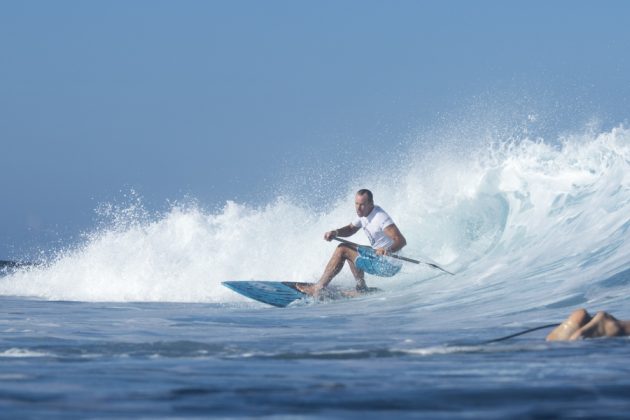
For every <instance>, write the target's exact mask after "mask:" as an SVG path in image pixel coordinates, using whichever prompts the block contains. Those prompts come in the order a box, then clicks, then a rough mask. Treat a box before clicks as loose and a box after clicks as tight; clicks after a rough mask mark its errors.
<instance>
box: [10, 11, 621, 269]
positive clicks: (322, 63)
mask: <svg viewBox="0 0 630 420" xmlns="http://www.w3.org/2000/svg"><path fill="white" fill-rule="evenodd" d="M628 16H630V2H626V1H604V2H584V1H552V2H550V1H522V2H516V1H513V2H507V1H474V2H471V1H444V2H437V1H436V2H421V1H394V2H389V1H311V2H306V1H224V2H218V1H215V2H212V1H153V0H151V1H149V0H147V1H100V2H97V1H79V0H77V1H63V0H61V1H22V0H20V1H3V2H1V3H0V60H1V64H0V142H1V149H0V150H1V153H2V165H1V166H0V188H1V191H2V200H1V201H0V212H1V213H0V216H1V218H0V259H3V258H19V257H20V256H21V255H25V254H26V255H28V254H29V253H32V252H33V249H35V248H37V247H39V248H43V249H48V248H50V247H52V246H58V245H64V244H68V243H71V242H72V241H73V240H75V238H76V235H77V234H78V233H79V232H81V231H85V230H90V229H91V226H93V225H94V223H95V222H94V208H95V207H96V206H97V205H98V204H99V203H103V202H107V201H110V200H121V199H122V198H121V197H122V196H123V194H124V193H125V192H128V191H129V190H130V189H131V188H133V189H135V190H136V191H138V193H139V194H141V195H142V196H143V197H144V200H145V202H146V203H147V206H148V207H149V208H160V206H164V205H165V203H166V200H178V199H182V198H183V197H185V196H189V197H193V198H195V199H197V200H198V201H199V203H200V204H201V205H202V206H205V207H210V208H211V207H213V206H220V205H221V204H222V203H224V202H225V200H227V199H235V200H237V201H245V202H251V203H263V202H265V201H267V200H270V199H272V198H273V197H274V196H275V195H276V194H277V193H278V191H286V190H291V188H290V186H287V185H288V184H291V183H292V182H293V180H290V179H287V174H290V173H296V174H298V175H297V176H298V177H299V173H300V171H304V168H305V167H311V168H322V167H324V168H325V167H327V166H329V167H331V168H337V172H335V173H331V174H330V177H331V178H336V177H339V173H338V168H339V167H340V166H343V165H344V164H346V162H347V160H349V159H352V153H353V151H355V150H357V148H358V147H359V145H367V146H370V145H372V146H374V145H382V144H383V143H384V142H385V143H391V144H398V143H399V142H401V140H402V139H405V138H407V137H409V136H410V135H412V133H413V132H414V130H417V128H418V127H421V126H431V125H433V124H436V123H437V122H438V120H439V118H438V116H439V115H443V114H444V113H453V112H456V110H457V109H458V107H462V106H464V105H465V104H466V103H469V102H470V101H471V100H472V99H473V98H478V97H480V96H485V97H486V98H487V97H492V95H493V94H494V93H495V92H496V95H498V96H504V97H508V98H509V97H514V98H518V97H520V96H529V97H540V99H539V101H540V102H541V103H542V105H546V106H549V107H550V108H553V104H551V105H550V104H549V103H546V104H545V101H552V102H553V101H559V102H560V103H562V104H563V105H562V106H560V107H556V108H557V111H558V114H559V115H560V116H559V117H558V120H559V121H558V123H557V126H556V128H557V129H558V130H560V129H565V128H567V127H570V126H571V124H573V123H574V122H576V121H579V119H585V118H589V117H591V116H594V117H598V118H601V119H602V120H603V121H604V123H609V124H616V123H622V122H624V121H627V118H628V114H629V112H628V109H629V105H630V54H629V52H630V29H629V28H630V26H629V25H628V22H627V21H628ZM571 114H575V115H571ZM572 117H575V121H573V118H572ZM569 120H571V121H569ZM331 172H332V170H331ZM299 184H300V185H302V186H303V185H308V180H302V181H300V182H299Z"/></svg>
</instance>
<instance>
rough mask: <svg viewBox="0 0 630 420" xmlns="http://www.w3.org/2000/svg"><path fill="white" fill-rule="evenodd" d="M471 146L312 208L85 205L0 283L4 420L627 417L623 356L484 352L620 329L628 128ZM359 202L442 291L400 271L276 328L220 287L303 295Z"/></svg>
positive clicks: (589, 343)
mask: <svg viewBox="0 0 630 420" xmlns="http://www.w3.org/2000/svg"><path fill="white" fill-rule="evenodd" d="M477 144H482V145H481V146H475V147H472V148H465V147H454V148H449V147H448V142H443V143H442V146H441V147H433V148H423V149H422V150H421V151H420V150H416V152H417V153H413V152H414V150H413V148H412V150H411V151H410V153H408V154H407V155H406V158H405V160H402V161H400V162H399V164H398V165H396V170H394V171H392V172H390V173H389V176H388V177H383V176H382V172H380V171H379V173H374V174H371V173H366V175H365V176H362V177H360V178H361V180H362V184H361V185H354V184H353V183H352V182H350V183H349V185H348V186H347V188H346V191H345V192H344V193H342V194H339V196H338V197H334V198H333V199H332V200H330V202H329V203H328V204H329V205H327V206H326V207H325V209H323V210H322V209H321V208H319V209H318V208H312V207H311V206H309V205H307V204H305V203H304V201H303V200H301V199H300V197H296V196H291V195H279V196H278V197H277V198H276V199H274V200H272V201H271V202H269V203H266V204H263V205H260V206H252V205H247V204H244V203H238V202H228V203H226V204H225V206H224V207H223V208H222V209H220V210H216V211H210V210H207V209H204V208H203V207H202V206H200V205H198V204H190V203H188V204H174V205H173V206H171V207H170V208H169V210H168V211H165V212H162V213H160V214H153V213H150V212H148V211H147V210H145V209H144V208H143V206H142V202H141V200H138V201H132V202H130V203H127V204H126V205H124V206H120V205H104V206H101V207H100V208H99V210H98V211H99V213H100V214H101V216H102V218H103V223H102V224H100V225H99V226H97V227H95V228H94V230H93V231H91V232H88V233H86V235H85V237H84V240H83V241H82V242H81V243H80V244H77V245H75V246H71V247H68V248H66V249H63V250H58V251H57V252H56V253H54V256H53V257H51V258H48V259H46V260H44V261H41V263H40V264H38V265H34V266H30V267H25V268H5V269H4V271H3V275H2V277H0V314H1V316H0V331H1V335H0V417H3V418H42V417H59V418H84V417H90V418H108V417H146V418H157V417H169V418H182V417H208V416H218V417H254V416H256V417H257V416H262V417H266V416H268V417H288V418H293V417H295V418H309V417H359V416H360V417H363V418H383V417H385V416H396V417H427V418H449V419H450V418H531V417H558V418H563V417H565V418H575V417H597V418H615V417H624V418H625V417H627V413H628V409H630V374H629V373H630V367H628V364H627V363H626V362H625V361H627V360H628V357H630V342H629V341H628V339H627V338H615V339H597V340H585V341H581V342H572V343H547V342H545V341H544V337H545V335H546V334H547V332H548V331H549V330H541V331H536V332H532V333H530V334H526V335H522V336H519V337H516V338H513V339H510V340H506V341H502V342H498V343H492V344H483V342H484V341H486V340H491V339H494V338H498V337H501V336H505V335H509V334H512V333H515V332H519V331H521V330H525V329H528V328H531V327H536V326H539V325H544V324H549V323H552V322H561V321H562V320H563V319H564V318H565V317H566V316H567V315H568V314H569V313H570V312H571V311H572V310H574V309H577V308H579V307H585V308H587V309H588V310H590V311H593V312H595V311H597V310H607V311H609V312H611V313H613V314H614V315H615V316H617V317H618V318H622V319H630V306H629V305H628V296H629V293H630V258H629V257H630V241H629V240H628V235H629V230H630V130H629V129H627V128H625V127H624V126H617V127H613V128H610V129H593V128H591V129H586V130H582V131H580V132H578V133H574V134H568V135H565V136H562V137H559V138H553V139H542V138H529V137H528V136H523V137H522V138H520V139H512V140H501V139H499V141H494V140H492V139H490V141H484V142H478V143H477ZM361 187H370V188H371V189H372V190H373V191H374V193H375V198H376V201H377V204H380V205H381V206H383V207H384V208H385V209H386V210H387V211H388V212H389V213H390V214H391V215H392V216H393V217H394V219H395V221H396V223H397V224H398V226H399V227H400V228H401V230H402V232H403V233H404V234H405V236H406V237H407V240H408V243H409V245H408V246H407V247H406V248H405V250H404V255H405V256H408V257H411V258H419V259H426V260H431V261H435V262H437V263H439V264H440V265H442V266H444V267H445V268H446V269H448V270H449V271H452V272H454V273H455V275H454V276H449V275H446V274H443V273H441V272H439V271H437V270H434V269H431V268H430V267H428V266H425V265H413V264H408V265H405V266H404V268H403V270H402V272H401V274H399V275H398V276H396V277H394V278H391V279H378V278H374V277H369V278H368V279H367V280H368V285H370V286H377V287H379V288H381V289H383V290H384V291H383V292H382V293H380V294H375V295H370V296H365V297H361V298H356V299H348V300H336V301H327V302H314V301H302V302H297V303H296V304H293V305H291V306H290V307H288V308H284V309H278V308H273V307H270V306H266V305H264V304H260V303H257V302H252V301H249V300H247V299H246V298H244V297H242V296H240V295H238V294H236V293H234V292H232V291H231V290H229V289H227V288H225V287H223V286H222V285H221V282H222V281H224V280H247V279H260V280H288V281H315V280H317V279H318V277H319V275H320V274H321V272H322V270H323V266H324V265H325V263H326V262H327V260H328V258H329V256H330V254H331V252H332V251H333V249H334V244H331V243H328V242H325V241H323V240H322V236H323V233H324V232H325V231H326V230H329V229H332V228H336V227H339V226H341V225H344V224H346V223H348V222H349V221H350V220H351V219H352V218H353V215H354V208H353V192H354V191H355V190H356V189H358V188H361ZM353 239H354V240H356V241H358V242H362V243H365V242H366V240H365V238H363V237H362V233H361V232H359V233H358V234H357V235H356V236H355V237H353ZM352 283H353V280H352V279H351V276H350V273H349V270H347V269H344V271H343V272H342V273H341V274H340V276H339V277H338V278H336V279H335V280H334V284H336V285H338V286H339V287H348V288H350V287H352V286H353V284H352Z"/></svg>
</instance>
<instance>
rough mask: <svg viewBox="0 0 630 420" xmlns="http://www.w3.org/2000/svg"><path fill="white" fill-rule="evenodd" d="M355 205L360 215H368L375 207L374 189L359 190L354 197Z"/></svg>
mask: <svg viewBox="0 0 630 420" xmlns="http://www.w3.org/2000/svg"><path fill="white" fill-rule="evenodd" d="M354 206H355V208H356V210H357V215H358V216H359V217H367V215H368V214H370V213H371V212H372V209H373V208H374V197H373V196H372V191H370V190H366V189H362V190H359V191H357V194H356V195H355V197H354Z"/></svg>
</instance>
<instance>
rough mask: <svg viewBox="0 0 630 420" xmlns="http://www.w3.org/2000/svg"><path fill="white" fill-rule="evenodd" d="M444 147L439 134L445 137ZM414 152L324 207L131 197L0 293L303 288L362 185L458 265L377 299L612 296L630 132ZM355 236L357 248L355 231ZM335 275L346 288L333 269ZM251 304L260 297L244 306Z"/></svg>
mask: <svg viewBox="0 0 630 420" xmlns="http://www.w3.org/2000/svg"><path fill="white" fill-rule="evenodd" d="M447 143H448V142H444V144H447ZM480 143H482V145H481V146H471V147H468V146H466V147H463V146H462V147H455V148H453V147H448V146H438V147H432V148H430V149H427V148H426V147H420V146H419V145H416V146H411V147H410V150H408V153H405V156H406V157H405V158H404V159H400V160H399V161H398V162H396V165H392V166H394V167H396V168H397V169H396V170H394V171H391V172H389V173H387V177H384V176H383V171H379V172H380V173H378V174H373V173H367V174H366V175H365V176H363V177H357V179H359V178H360V179H361V180H362V181H364V182H362V183H361V184H360V185H358V184H357V185H354V184H352V183H350V185H347V186H346V187H345V192H344V193H343V194H340V196H339V197H336V198H335V199H334V200H333V201H332V202H331V204H330V206H328V209H327V210H325V211H321V210H314V209H312V208H311V207H309V206H308V205H304V204H302V203H303V201H302V200H299V199H296V198H292V197H290V196H288V197H287V196H281V197H278V198H276V199H275V200H274V201H273V202H271V203H269V204H267V205H265V206H261V207H253V206H249V205H245V204H239V203H236V202H227V203H226V204H225V206H224V207H223V208H222V209H221V210H220V211H215V212H211V211H205V210H203V209H202V208H201V207H200V206H198V205H173V206H172V207H171V208H170V209H169V210H168V211H167V212H165V213H162V214H160V215H148V214H147V212H146V211H144V210H143V209H142V205H141V203H140V202H135V203H133V204H132V205H128V206H126V207H125V208H116V207H115V206H109V207H107V206H105V207H104V208H103V209H101V212H102V213H104V214H106V219H107V222H106V223H104V225H103V226H101V227H99V228H98V229H95V231H94V232H92V233H90V234H88V235H86V238H85V241H84V243H82V244H81V245H80V246H76V247H74V248H72V249H68V250H64V251H63V252H60V253H59V254H58V255H57V256H56V257H55V258H54V259H53V260H51V261H49V262H47V263H46V264H44V265H42V266H37V267H31V268H28V269H24V270H19V271H17V272H15V273H12V274H8V275H6V276H4V277H2V278H0V294H1V295H11V296H24V297H34V298H41V299H52V300H73V301H118V302H120V301H170V302H174V301H175V302H210V303H231V302H246V300H245V299H244V298H242V297H240V296H238V295H236V294H234V293H233V292H231V291H230V290H228V289H226V288H224V287H223V286H222V285H221V282H222V281H224V280H239V279H240V280H245V279H265V280H266V279H268V280H292V281H315V280H317V279H318V278H319V275H320V274H321V272H322V270H323V267H324V265H325V264H326V262H327V260H328V258H329V256H330V253H331V252H332V250H333V247H334V245H332V244H329V243H327V242H325V241H323V240H322V236H323V233H324V232H325V231H326V230H329V229H333V228H336V227H339V226H342V225H345V224H346V223H348V222H349V221H350V220H352V218H353V215H354V206H353V198H354V191H356V190H357V189H359V188H362V187H369V188H371V189H372V190H373V192H374V194H375V198H376V202H377V204H380V205H382V206H383V207H384V208H385V209H386V210H387V211H388V212H389V213H390V214H391V215H392V217H393V218H394V220H395V221H396V223H397V224H398V225H399V227H400V228H401V230H402V231H403V233H404V234H405V236H406V237H407V240H408V243H409V245H408V246H407V248H405V253H404V255H406V256H409V257H412V258H421V259H422V258H429V257H430V258H431V259H432V260H434V261H436V262H438V263H439V264H441V265H443V266H444V267H445V268H447V269H448V270H450V271H453V272H455V273H456V275H455V276H454V277H451V276H445V275H441V274H440V272H436V271H435V270H433V269H431V268H429V267H427V266H422V265H421V266H416V265H412V264H409V265H405V267H404V269H403V271H402V274H400V275H399V276H397V277H395V278H394V279H375V278H370V279H369V281H368V283H369V284H370V285H376V286H379V287H381V288H383V289H386V297H387V298H386V303H385V306H386V307H387V306H388V305H391V308H401V307H409V308H417V307H419V306H421V307H424V308H430V309H433V310H437V309H440V308H441V309H442V310H445V311H446V310H452V311H461V310H462V309H466V308H474V307H477V306H479V305H483V307H484V311H485V313H486V314H488V315H492V314H493V313H496V314H506V313H513V314H516V313H522V312H526V311H530V310H534V309H540V308H563V307H567V308H569V307H575V306H576V305H587V304H597V305H598V306H602V305H607V308H610V307H611V306H612V307H614V306H615V305H619V307H621V306H620V305H621V304H622V303H623V296H627V295H628V292H630V274H628V271H627V270H629V269H630V258H629V256H630V244H629V241H628V239H627V238H628V233H629V232H628V231H629V230H630V216H629V215H630V130H628V129H626V128H625V127H623V126H618V127H615V128H613V129H611V130H599V131H595V130H586V131H585V132H583V133H580V134H573V135H567V136H564V137H562V138H556V139H553V140H552V141H548V140H543V139H540V138H538V139H530V138H523V139H519V140H509V141H501V139H491V140H487V141H486V140H484V141H481V142H480ZM353 239H355V240H357V242H361V243H366V240H365V238H364V237H363V233H362V232H359V233H358V234H357V235H356V236H355V237H354V238H353ZM335 283H336V284H340V285H348V286H350V285H352V279H351V277H350V273H349V270H347V268H346V269H344V271H343V272H342V274H341V275H340V276H339V277H338V279H336V280H335ZM252 305H257V304H255V303H252Z"/></svg>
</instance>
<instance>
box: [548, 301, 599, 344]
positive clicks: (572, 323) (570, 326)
mask: <svg viewBox="0 0 630 420" xmlns="http://www.w3.org/2000/svg"><path fill="white" fill-rule="evenodd" d="M589 321H591V316H590V315H589V314H588V312H587V311H586V310H585V309H578V310H576V311H573V313H572V314H571V315H570V316H569V317H568V318H567V319H566V321H564V322H563V323H562V324H560V325H559V326H558V327H556V329H555V330H553V331H552V332H550V333H549V335H548V336H547V341H559V340H571V339H572V338H571V336H572V335H573V334H574V333H575V332H576V331H578V330H579V329H580V328H581V327H582V326H584V325H586V324H587V323H588V322H589Z"/></svg>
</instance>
